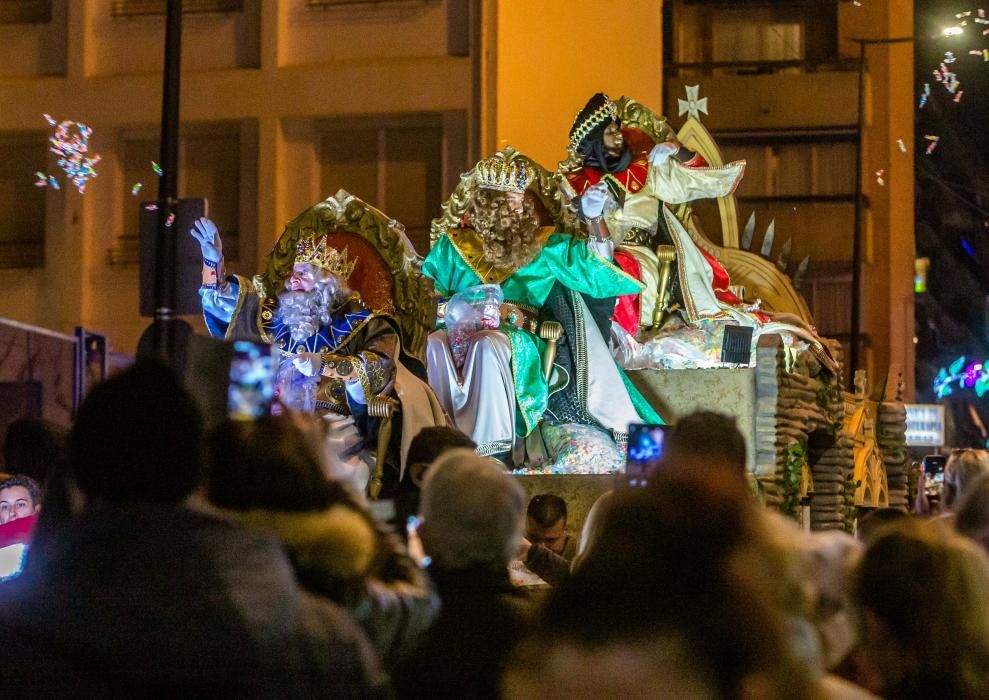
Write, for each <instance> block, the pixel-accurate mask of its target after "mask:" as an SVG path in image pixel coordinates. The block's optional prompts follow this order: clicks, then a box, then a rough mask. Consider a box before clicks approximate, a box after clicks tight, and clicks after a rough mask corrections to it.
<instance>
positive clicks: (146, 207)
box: [144, 204, 158, 211]
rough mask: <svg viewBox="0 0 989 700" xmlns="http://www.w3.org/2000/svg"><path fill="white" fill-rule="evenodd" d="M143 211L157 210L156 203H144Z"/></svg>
mask: <svg viewBox="0 0 989 700" xmlns="http://www.w3.org/2000/svg"><path fill="white" fill-rule="evenodd" d="M144 211H158V205H157V204H146V205H144Z"/></svg>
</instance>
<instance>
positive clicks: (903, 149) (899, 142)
mask: <svg viewBox="0 0 989 700" xmlns="http://www.w3.org/2000/svg"><path fill="white" fill-rule="evenodd" d="M896 147H897V148H899V149H900V153H906V152H907V145H906V144H905V143H903V139H896Z"/></svg>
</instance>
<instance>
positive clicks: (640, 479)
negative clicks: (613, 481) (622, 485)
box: [625, 423, 671, 486]
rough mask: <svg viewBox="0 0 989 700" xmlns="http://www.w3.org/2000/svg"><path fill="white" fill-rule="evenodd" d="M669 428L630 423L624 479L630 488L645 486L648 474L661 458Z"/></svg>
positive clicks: (666, 426)
mask: <svg viewBox="0 0 989 700" xmlns="http://www.w3.org/2000/svg"><path fill="white" fill-rule="evenodd" d="M670 427H671V426H668V425H649V424H643V423H632V424H631V425H629V426H628V458H627V460H626V461H625V477H626V479H627V481H628V483H629V485H630V486H645V484H646V480H647V478H648V475H649V472H650V471H652V469H653V468H654V467H655V466H656V465H657V464H658V463H659V460H660V459H662V457H663V448H664V446H665V443H666V432H667V431H668V430H669V429H670Z"/></svg>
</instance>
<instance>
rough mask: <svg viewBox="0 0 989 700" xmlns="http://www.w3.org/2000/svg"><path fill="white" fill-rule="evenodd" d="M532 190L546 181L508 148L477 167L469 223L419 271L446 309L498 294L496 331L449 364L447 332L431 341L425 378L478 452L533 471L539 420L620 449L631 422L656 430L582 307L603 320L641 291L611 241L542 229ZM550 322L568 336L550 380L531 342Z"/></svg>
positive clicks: (466, 180) (468, 182) (438, 245)
mask: <svg viewBox="0 0 989 700" xmlns="http://www.w3.org/2000/svg"><path fill="white" fill-rule="evenodd" d="M537 182H542V183H547V182H552V177H551V176H550V175H549V174H548V173H547V172H546V171H545V170H544V169H543V168H541V167H540V166H539V165H538V164H536V163H535V162H533V161H532V160H531V159H529V158H527V157H525V156H523V155H522V154H520V153H518V152H517V151H515V150H514V149H512V148H510V147H506V148H505V149H504V150H503V151H502V152H499V153H498V154H496V155H495V156H493V157H491V158H489V159H487V160H484V161H481V162H480V163H478V164H477V165H476V166H475V167H474V169H473V170H472V171H471V173H469V174H468V175H465V176H464V177H463V178H462V184H463V185H464V186H466V190H465V193H466V197H467V203H466V216H465V218H464V219H463V220H462V221H461V222H460V223H461V225H460V226H459V227H456V228H452V229H449V230H447V231H446V232H445V234H444V235H442V236H440V237H439V238H438V239H437V240H436V241H435V243H434V245H433V248H432V250H431V251H430V253H429V255H428V256H427V257H426V260H425V262H424V263H423V268H422V271H423V274H425V275H427V276H428V277H431V278H432V279H433V282H434V285H435V289H436V293H437V294H439V295H440V296H441V297H443V298H444V299H446V300H449V299H450V297H451V296H452V295H456V294H460V295H461V296H464V295H467V296H470V295H472V294H476V295H477V296H479V297H481V296H484V294H485V292H484V290H483V286H485V285H490V286H494V287H496V288H498V290H500V292H499V295H500V298H503V299H504V303H502V304H501V307H500V310H499V312H500V324H499V323H497V322H496V323H495V324H494V326H495V327H491V326H490V325H489V326H487V327H484V328H479V329H476V331H475V332H473V333H471V334H470V335H469V337H468V339H467V343H466V348H465V349H463V348H461V349H460V351H459V352H458V353H457V355H456V356H455V352H454V349H453V348H452V347H451V345H455V344H456V343H452V342H451V337H450V336H449V335H448V331H450V329H449V328H447V330H446V331H442V330H441V331H437V332H435V333H433V334H432V335H431V336H430V337H429V341H428V344H427V351H426V357H427V370H428V373H429V383H430V386H432V387H433V390H434V391H435V392H436V394H437V398H438V399H439V401H440V404H441V405H442V406H443V407H444V409H445V410H446V412H447V414H448V415H449V416H450V417H451V419H452V420H453V423H454V424H455V425H456V426H457V427H458V428H459V429H460V430H462V431H464V432H465V433H467V434H468V435H470V436H471V437H472V438H473V439H474V441H475V442H476V443H477V444H478V446H479V447H478V451H479V452H480V453H482V454H492V455H497V456H498V457H499V458H500V459H502V460H503V461H505V462H507V463H510V464H514V465H516V466H521V465H523V463H526V462H531V461H532V458H533V453H532V451H531V449H530V448H531V447H532V444H533V441H530V440H528V438H529V437H530V436H532V435H533V434H534V432H535V431H536V429H537V428H538V426H539V424H540V422H541V421H542V420H543V419H544V418H547V419H550V420H553V421H555V422H559V423H589V424H593V425H596V426H598V427H601V428H604V429H606V430H607V431H609V432H610V433H611V434H612V436H613V437H615V438H616V439H618V440H621V438H622V437H623V436H624V434H625V431H626V430H627V426H628V424H629V423H630V422H637V421H645V422H659V418H658V416H657V415H656V414H655V412H654V411H653V410H652V409H651V408H650V407H649V406H648V404H647V403H646V402H645V400H643V399H642V397H641V396H640V395H639V394H638V392H637V391H636V390H635V389H634V387H632V386H631V384H630V383H629V382H628V381H627V379H626V378H625V376H624V373H623V372H622V371H621V370H620V369H619V368H618V366H617V365H616V364H615V362H614V360H613V359H612V357H611V355H610V354H609V351H608V345H607V340H606V339H605V338H604V337H602V334H601V331H600V329H599V325H598V324H597V323H596V322H595V321H594V319H593V318H592V315H591V313H590V312H589V311H588V308H587V305H586V303H585V302H584V301H583V299H584V298H585V297H586V298H588V299H589V300H591V301H592V302H593V300H605V305H606V306H608V307H609V310H608V316H610V313H611V310H613V309H614V298H615V297H616V296H618V295H622V294H634V293H636V292H637V291H638V290H639V289H641V285H640V284H639V283H638V282H637V281H636V280H635V279H633V278H632V277H630V276H629V275H627V274H626V273H624V272H623V271H622V270H621V269H620V268H618V267H617V266H616V265H614V264H613V263H612V262H611V260H610V257H611V249H612V248H611V244H610V241H594V240H592V241H591V242H590V243H588V242H585V241H583V240H578V239H575V238H574V237H572V236H571V235H569V234H567V233H565V232H563V231H560V230H558V229H557V227H556V226H555V225H542V224H543V221H542V219H541V217H542V216H544V215H545V207H544V206H543V203H542V202H541V201H540V199H539V195H538V194H537V193H538V188H536V187H535V183H537ZM599 194H600V196H602V197H604V196H605V193H604V192H600V193H599ZM592 196H593V195H592ZM564 297H565V298H566V300H567V301H566V302H565V303H559V304H556V303H555V301H556V300H560V299H561V298H564ZM486 298H489V299H490V298H491V297H490V295H488V296H487V297H486ZM546 320H553V321H557V322H560V323H561V324H562V325H563V326H564V330H565V332H566V334H567V337H566V339H565V341H563V342H562V343H561V345H562V347H563V350H562V351H561V352H559V353H558V354H557V358H556V362H555V363H554V364H553V366H552V368H551V369H550V372H549V378H548V379H547V376H546V371H545V370H544V367H543V362H542V354H543V352H544V350H545V345H546V344H545V342H544V341H543V340H542V339H541V338H540V337H539V335H538V328H539V324H540V323H541V322H543V321H546ZM496 321H497V318H496ZM562 397H567V398H566V399H565V400H561V398H562ZM556 407H560V411H559V412H558V413H557V412H555V411H554V408H556Z"/></svg>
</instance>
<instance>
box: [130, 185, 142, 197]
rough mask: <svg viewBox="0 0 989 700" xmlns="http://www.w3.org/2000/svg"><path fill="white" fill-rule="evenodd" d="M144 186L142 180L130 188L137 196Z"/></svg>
mask: <svg viewBox="0 0 989 700" xmlns="http://www.w3.org/2000/svg"><path fill="white" fill-rule="evenodd" d="M142 187H144V185H142V184H141V183H140V182H135V183H134V185H133V186H132V187H131V188H130V193H131V194H132V195H134V196H135V197H136V196H137V193H138V192H140V191H141V188H142Z"/></svg>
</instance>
